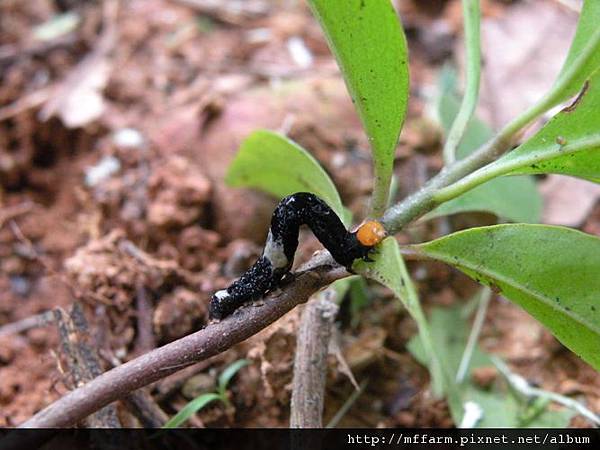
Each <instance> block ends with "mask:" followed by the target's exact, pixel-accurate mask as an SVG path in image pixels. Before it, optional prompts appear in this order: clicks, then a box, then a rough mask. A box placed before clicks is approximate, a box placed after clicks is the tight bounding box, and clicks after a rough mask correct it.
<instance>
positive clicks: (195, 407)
mask: <svg viewBox="0 0 600 450" xmlns="http://www.w3.org/2000/svg"><path fill="white" fill-rule="evenodd" d="M216 400H221V396H220V395H219V394H215V393H214V392H211V393H208V394H202V395H201V396H199V397H196V398H195V399H194V400H192V401H191V402H189V403H188V404H187V405H185V406H184V407H183V408H182V409H181V411H179V412H178V413H177V414H175V415H174V416H173V417H171V418H170V419H169V421H168V422H167V423H165V424H164V425H163V428H177V427H179V426H180V425H181V424H182V423H184V422H186V421H187V420H188V419H189V418H190V417H192V416H193V415H194V414H196V413H197V412H198V411H200V410H201V409H202V408H204V407H205V406H206V405H208V404H209V403H212V402H214V401H216Z"/></svg>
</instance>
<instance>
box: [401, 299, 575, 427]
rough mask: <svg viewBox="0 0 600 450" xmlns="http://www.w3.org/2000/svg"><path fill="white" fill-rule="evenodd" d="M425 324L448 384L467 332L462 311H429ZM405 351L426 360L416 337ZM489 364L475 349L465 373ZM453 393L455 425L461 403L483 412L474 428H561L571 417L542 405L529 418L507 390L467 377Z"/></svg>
mask: <svg viewBox="0 0 600 450" xmlns="http://www.w3.org/2000/svg"><path fill="white" fill-rule="evenodd" d="M429 323H430V327H431V330H432V338H433V344H434V345H435V346H436V348H437V349H438V354H439V355H440V357H441V363H442V366H443V368H444V372H445V373H446V374H447V377H449V379H448V381H449V382H451V383H456V382H455V378H454V375H456V372H457V371H458V367H459V364H460V360H461V358H462V355H463V352H464V350H465V347H466V345H467V339H468V334H469V329H470V324H469V321H468V320H467V316H466V315H465V313H464V308H462V307H460V306H458V307H456V306H455V307H449V308H433V309H432V310H431V314H430V317H429ZM407 348H408V350H409V351H410V352H411V354H412V355H413V356H414V357H415V359H417V361H419V362H420V363H421V364H423V363H424V362H425V361H426V356H425V353H424V351H423V346H422V344H421V341H420V339H419V336H415V337H413V338H412V339H411V340H410V342H409V343H408V345H407ZM491 365H492V362H491V359H490V357H489V356H488V355H487V354H486V353H484V352H482V351H481V349H480V348H479V346H476V347H475V349H474V351H473V355H472V357H471V359H470V363H469V369H468V372H467V373H470V372H471V371H472V370H473V369H476V368H478V367H486V366H491ZM454 392H455V393H454V395H453V396H449V398H448V406H449V407H450V413H451V414H452V418H453V420H454V423H455V424H456V425H459V424H460V423H461V421H462V418H463V406H464V403H465V402H475V403H476V404H477V405H478V406H479V407H480V408H481V409H482V410H483V416H482V417H481V419H480V420H479V421H478V422H477V424H476V427H477V428H490V427H493V428H495V427H505V428H511V427H552V426H553V425H556V427H565V426H567V425H568V423H569V420H570V418H571V417H572V416H573V412H572V411H570V410H560V411H550V410H548V409H547V408H546V404H545V405H543V408H541V409H539V410H538V411H537V413H536V414H535V415H533V414H531V413H530V411H529V410H530V407H529V405H528V404H527V399H524V398H522V396H521V397H517V396H515V395H514V394H513V393H512V392H511V391H507V389H506V386H500V385H497V384H495V385H493V386H492V387H491V390H489V391H484V390H482V389H481V388H480V387H478V386H477V385H475V384H473V383H472V382H471V378H470V377H467V378H466V379H465V382H464V383H462V384H458V385H456V384H455V387H454ZM546 403H547V402H546Z"/></svg>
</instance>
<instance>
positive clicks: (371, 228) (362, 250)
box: [209, 192, 386, 319]
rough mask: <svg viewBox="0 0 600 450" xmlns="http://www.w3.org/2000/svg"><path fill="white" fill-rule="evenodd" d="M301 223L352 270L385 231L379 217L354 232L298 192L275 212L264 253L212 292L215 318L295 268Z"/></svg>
mask: <svg viewBox="0 0 600 450" xmlns="http://www.w3.org/2000/svg"><path fill="white" fill-rule="evenodd" d="M301 225H307V226H308V227H309V228H310V229H311V230H312V232H313V233H314V235H315V236H316V237H317V239H318V240H319V241H320V242H321V243H322V244H323V246H324V247H325V248H326V249H327V250H329V252H330V253H331V256H332V257H333V259H335V261H336V262H337V263H339V264H341V265H343V266H344V267H346V268H347V269H350V268H351V266H352V263H353V262H354V260H356V259H358V258H366V257H367V256H368V254H369V252H370V251H371V250H372V249H373V247H374V246H375V245H377V244H378V243H379V242H381V240H382V239H383V238H384V237H385V235H386V233H385V230H384V228H383V226H382V225H381V224H380V223H379V222H377V221H367V222H365V223H363V224H362V225H361V226H360V227H359V228H358V229H357V230H356V231H354V232H350V231H348V230H346V227H345V226H344V224H343V223H342V221H341V220H340V218H339V217H338V216H337V214H336V213H335V212H334V211H333V210H332V209H331V208H330V207H329V206H328V205H327V204H326V203H325V202H324V201H323V200H321V199H320V198H319V197H317V196H316V195H314V194H310V193H307V192H298V193H296V194H292V195H290V196H288V197H285V198H284V199H283V200H281V202H280V203H279V204H278V205H277V207H276V208H275V211H274V212H273V217H272V218H271V228H270V230H269V235H268V236H267V243H266V244H265V248H264V250H263V254H262V256H261V257H260V258H258V260H257V261H256V262H255V263H254V264H253V265H252V267H250V268H249V269H248V270H247V271H246V272H245V273H244V274H243V275H242V276H241V277H240V278H239V279H238V280H237V281H234V282H233V283H232V284H231V285H230V286H229V287H228V288H227V289H223V290H220V291H217V292H216V293H215V294H214V295H213V297H212V299H211V302H210V307H209V316H210V318H211V319H223V318H224V317H226V316H228V315H230V314H231V313H233V312H234V311H235V310H236V309H237V308H239V307H240V306H241V305H242V304H244V303H246V302H249V301H252V300H258V299H259V298H261V297H263V296H264V295H265V294H266V293H267V292H269V291H270V290H272V289H274V288H276V287H277V286H278V284H279V283H280V281H281V279H282V278H283V277H284V276H285V275H286V274H287V273H289V271H290V269H291V268H292V263H293V262H294V254H295V253H296V248H297V247H298V233H299V231H300V226H301Z"/></svg>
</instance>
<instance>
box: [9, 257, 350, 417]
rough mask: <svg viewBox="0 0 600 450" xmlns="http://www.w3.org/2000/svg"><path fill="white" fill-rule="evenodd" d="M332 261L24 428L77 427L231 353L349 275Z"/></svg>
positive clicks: (107, 376)
mask: <svg viewBox="0 0 600 450" xmlns="http://www.w3.org/2000/svg"><path fill="white" fill-rule="evenodd" d="M331 261H332V260H331V257H330V256H329V255H328V254H326V253H325V252H323V253H322V254H321V257H319V258H313V263H314V265H313V264H310V265H307V267H305V271H303V272H300V273H296V277H295V280H294V282H293V283H291V284H290V285H288V286H287V288H286V289H284V290H282V291H281V292H275V293H274V294H273V295H270V296H269V297H268V298H266V299H265V301H264V304H262V305H261V306H260V307H258V306H257V305H251V306H248V307H244V308H241V309H239V310H238V311H237V312H236V313H235V314H233V315H232V316H230V317H228V318H227V319H225V320H223V321H221V322H217V323H212V324H210V325H208V326H207V327H206V328H204V329H202V330H200V331H198V332H196V333H193V334H191V335H189V336H186V337H184V338H181V339H179V340H177V341H174V342H171V343H170V344H167V345H165V346H163V347H160V348H158V349H156V350H153V351H151V352H148V353H146V354H144V355H142V356H140V357H138V358H135V359H133V360H131V361H128V362H127V363H125V364H123V365H121V366H118V367H115V368H114V369H112V370H110V371H108V372H105V373H103V374H102V375H100V376H99V377H97V378H95V379H93V380H92V381H90V382H89V383H87V384H85V385H84V386H82V387H80V388H77V389H75V390H73V391H71V392H69V393H68V394H67V395H65V396H64V397H62V398H60V399H59V400H57V401H56V402H54V403H52V404H51V405H49V406H48V407H46V408H45V409H43V410H42V411H40V412H39V413H37V414H36V415H35V416H33V417H32V418H31V419H29V420H27V421H26V422H24V423H23V424H21V427H24V428H48V427H68V426H71V425H74V424H76V423H77V422H79V421H81V420H82V419H83V418H85V417H87V416H88V415H89V414H91V413H93V412H94V411H97V410H98V409H100V408H102V407H104V406H106V405H108V404H110V403H111V402H113V401H115V400H118V399H121V398H123V397H125V396H126V395H127V394H128V393H130V392H132V391H134V390H136V389H139V388H141V387H143V386H146V385H148V384H150V383H152V382H154V381H157V380H159V379H161V378H164V377H165V376H167V375H170V374H172V373H174V372H176V371H178V370H180V369H183V368H184V367H187V366H189V365H191V364H194V363H196V362H198V361H202V360H204V359H206V358H208V357H210V356H213V355H216V354H217V353H221V352H223V351H225V350H227V349H228V348H230V347H231V346H233V345H234V344H237V343H238V342H241V341H243V340H245V339H247V338H249V337H250V336H252V335H254V334H256V333H258V332H259V331H260V330H262V329H263V328H265V327H267V326H268V325H270V324H271V323H273V322H274V321H275V320H277V319H279V318H280V317H281V316H283V315H284V314H285V313H287V312H288V311H290V310H291V309H292V308H294V307H295V306H296V305H298V304H300V303H303V302H305V301H306V300H307V299H308V298H309V297H310V295H312V294H313V293H314V292H315V291H317V290H318V289H320V288H322V287H324V286H326V285H328V284H329V283H331V282H333V281H334V280H336V279H338V278H341V277H343V276H344V275H345V274H346V271H345V269H343V268H341V267H340V266H337V265H333V264H331V263H330V262H331ZM315 265H316V267H315Z"/></svg>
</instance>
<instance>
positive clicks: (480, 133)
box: [425, 69, 542, 223]
mask: <svg viewBox="0 0 600 450" xmlns="http://www.w3.org/2000/svg"><path fill="white" fill-rule="evenodd" d="M451 76H452V75H451V74H450V73H448V69H446V70H445V71H444V73H442V76H441V77H442V83H443V84H444V85H445V86H444V88H443V91H442V93H441V96H440V100H439V104H438V116H439V119H440V122H441V125H442V127H443V128H444V130H445V131H446V133H447V132H448V130H449V129H450V127H451V126H452V123H453V120H454V117H455V116H456V114H457V113H458V108H459V101H458V99H457V98H456V95H455V94H454V92H453V89H454V81H451V80H450V79H449V78H450V77H451ZM492 136H493V130H492V129H491V128H490V127H489V126H488V125H487V124H486V123H485V122H483V121H481V120H479V119H478V118H477V117H473V118H472V119H471V121H470V122H469V124H468V126H467V128H466V130H465V134H464V137H463V139H462V141H461V144H460V146H459V147H458V151H457V157H458V159H462V158H464V157H465V156H467V155H469V154H470V153H472V152H473V151H475V150H476V149H477V148H479V147H480V146H481V145H483V144H484V143H485V142H487V141H488V140H489V139H491V138H492ZM472 211H481V212H489V213H492V214H495V215H496V216H498V217H500V218H502V219H505V220H510V221H513V222H527V223H536V222H539V221H540V217H541V213H542V197H541V195H540V194H539V192H538V190H537V187H536V184H535V181H534V180H533V178H532V177H529V176H522V177H511V178H510V179H507V178H495V179H493V180H490V181H488V182H487V183H485V184H482V185H481V186H478V187H476V188H474V189H472V190H470V191H468V192H466V193H464V194H463V195H461V196H459V197H457V198H455V199H453V200H450V201H447V202H445V203H443V204H442V205H440V206H439V207H437V208H436V209H434V210H433V211H432V212H430V213H429V214H427V215H426V216H425V219H431V218H434V217H440V216H446V215H451V214H457V213H463V212H472Z"/></svg>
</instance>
